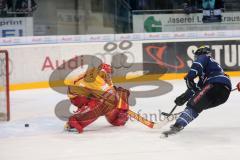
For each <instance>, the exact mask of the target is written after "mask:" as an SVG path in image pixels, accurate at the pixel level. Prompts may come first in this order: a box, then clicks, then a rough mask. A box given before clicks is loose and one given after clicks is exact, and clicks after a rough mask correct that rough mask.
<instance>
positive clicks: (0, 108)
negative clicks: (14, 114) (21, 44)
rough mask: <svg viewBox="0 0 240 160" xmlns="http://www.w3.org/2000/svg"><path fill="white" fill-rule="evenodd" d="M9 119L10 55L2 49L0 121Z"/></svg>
mask: <svg viewBox="0 0 240 160" xmlns="http://www.w3.org/2000/svg"><path fill="white" fill-rule="evenodd" d="M9 120H10V101H9V55H8V51H7V50H0V121H9Z"/></svg>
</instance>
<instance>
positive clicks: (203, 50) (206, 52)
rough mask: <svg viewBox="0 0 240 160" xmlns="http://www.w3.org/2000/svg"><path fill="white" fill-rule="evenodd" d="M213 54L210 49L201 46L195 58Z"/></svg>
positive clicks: (195, 53)
mask: <svg viewBox="0 0 240 160" xmlns="http://www.w3.org/2000/svg"><path fill="white" fill-rule="evenodd" d="M211 53H212V50H211V49H210V48H209V47H206V46H201V47H199V48H198V49H197V50H196V52H194V55H195V56H200V55H211Z"/></svg>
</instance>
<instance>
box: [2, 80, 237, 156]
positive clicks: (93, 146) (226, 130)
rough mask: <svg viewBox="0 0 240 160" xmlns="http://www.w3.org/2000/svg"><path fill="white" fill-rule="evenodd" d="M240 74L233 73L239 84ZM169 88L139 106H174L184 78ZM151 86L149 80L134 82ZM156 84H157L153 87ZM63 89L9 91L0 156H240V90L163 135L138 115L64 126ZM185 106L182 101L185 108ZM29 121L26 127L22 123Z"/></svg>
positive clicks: (153, 109)
mask: <svg viewBox="0 0 240 160" xmlns="http://www.w3.org/2000/svg"><path fill="white" fill-rule="evenodd" d="M239 81H240V78H233V85H234V86H235V85H236V83H237V82H239ZM169 82H170V83H172V85H173V86H174V88H173V90H172V91H171V92H169V93H168V94H165V95H162V96H159V97H153V98H144V99H143V98H141V99H137V104H136V106H133V107H132V109H133V110H134V111H136V112H138V111H140V114H143V113H156V114H158V110H159V109H160V110H163V111H166V112H168V111H170V110H171V108H172V107H173V106H174V102H173V101H174V99H175V97H176V96H178V95H179V94H181V93H182V92H183V91H184V90H185V84H184V82H183V81H178V80H176V81H175V80H174V81H169ZM135 89H137V90H141V89H142V90H147V89H148V87H147V86H143V87H139V88H135ZM151 89H153V87H151ZM65 98H66V96H65V95H61V94H58V93H56V92H55V91H53V90H51V89H42V90H27V91H15V92H12V93H11V121H10V122H3V123H0V160H76V159H78V160H89V159H91V160H125V159H126V160H133V159H137V160H160V159H162V160H177V159H178V160H179V159H183V160H206V159H208V160H212V159H214V160H227V159H229V160H230V159H239V158H240V153H239V152H240V116H239V115H240V105H239V104H238V103H239V102H240V101H239V99H240V93H239V92H238V91H234V92H232V93H231V95H230V98H229V100H228V102H226V103H225V104H223V105H221V106H219V107H217V108H214V109H210V110H208V111H205V112H203V113H202V114H201V115H200V116H199V117H198V119H196V120H195V121H194V122H192V123H191V124H190V125H189V126H188V127H187V128H185V129H184V130H183V131H182V132H181V133H180V134H178V135H175V136H172V137H169V138H167V139H160V131H159V130H157V129H156V130H154V129H149V128H147V127H145V126H143V125H142V124H140V123H138V122H136V121H129V122H128V123H127V125H126V126H124V127H113V126H111V125H110V124H108V123H107V122H106V120H105V119H104V118H100V119H98V120H97V121H96V122H95V123H93V124H91V125H90V126H88V127H87V128H86V129H85V132H84V133H83V134H76V133H66V132H63V125H64V123H65V122H63V121H61V120H59V119H58V118H57V117H56V116H55V114H54V108H55V106H56V104H57V103H58V102H59V101H61V100H63V99H65ZM183 108H184V107H179V108H178V111H181V110H182V109H183ZM25 123H29V124H30V127H28V128H25V127H24V124H25Z"/></svg>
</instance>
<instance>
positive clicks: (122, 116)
mask: <svg viewBox="0 0 240 160" xmlns="http://www.w3.org/2000/svg"><path fill="white" fill-rule="evenodd" d="M105 117H106V119H107V121H108V122H109V123H110V124H112V125H114V126H124V125H125V124H126V122H127V121H128V113H127V110H122V109H118V108H116V109H113V110H112V111H110V112H109V113H107V114H106V115H105Z"/></svg>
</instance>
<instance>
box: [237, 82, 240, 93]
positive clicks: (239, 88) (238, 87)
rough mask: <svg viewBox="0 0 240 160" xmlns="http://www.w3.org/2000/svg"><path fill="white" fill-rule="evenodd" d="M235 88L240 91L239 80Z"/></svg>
mask: <svg viewBox="0 0 240 160" xmlns="http://www.w3.org/2000/svg"><path fill="white" fill-rule="evenodd" d="M237 89H238V91H239V92H240V82H238V84H237Z"/></svg>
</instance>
